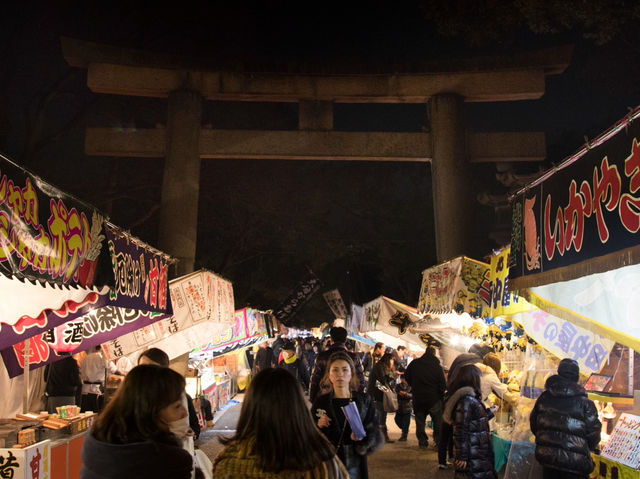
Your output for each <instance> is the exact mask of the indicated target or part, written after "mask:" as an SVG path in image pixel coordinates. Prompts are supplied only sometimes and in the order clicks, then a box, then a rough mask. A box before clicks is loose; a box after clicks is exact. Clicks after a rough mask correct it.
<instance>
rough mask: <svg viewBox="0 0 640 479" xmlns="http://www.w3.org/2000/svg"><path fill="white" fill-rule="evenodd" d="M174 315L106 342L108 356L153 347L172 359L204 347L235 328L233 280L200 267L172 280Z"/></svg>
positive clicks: (138, 351)
mask: <svg viewBox="0 0 640 479" xmlns="http://www.w3.org/2000/svg"><path fill="white" fill-rule="evenodd" d="M169 291H170V293H171V302H172V305H173V315H171V316H170V317H167V318H165V319H162V320H161V321H157V322H155V323H154V324H152V325H150V326H146V327H143V328H141V329H138V330H137V331H134V332H132V333H128V334H126V335H124V336H121V337H118V338H114V339H112V340H111V341H108V342H106V344H103V349H104V351H105V353H106V356H107V358H108V359H110V360H114V361H115V360H117V359H118V358H120V357H122V356H125V355H127V356H128V355H132V354H134V353H140V352H142V351H143V350H145V349H148V348H150V347H156V348H160V349H162V350H163V351H165V352H166V353H167V354H168V355H169V358H171V359H173V358H175V357H177V356H180V355H181V354H185V353H188V352H189V351H191V350H193V349H195V348H198V347H201V346H202V345H203V344H206V343H207V342H208V341H209V339H210V338H213V337H214V336H216V335H217V334H220V333H221V332H224V331H226V330H227V329H228V328H229V327H233V325H234V324H235V320H234V300H233V286H232V284H231V282H230V281H227V280H226V279H223V278H222V277H220V276H218V275H216V274H215V273H213V272H211V271H207V270H200V271H196V272H194V273H191V274H188V275H186V276H183V277H181V278H177V279H175V280H172V281H171V282H170V283H169Z"/></svg>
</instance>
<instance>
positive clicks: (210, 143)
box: [62, 38, 572, 275]
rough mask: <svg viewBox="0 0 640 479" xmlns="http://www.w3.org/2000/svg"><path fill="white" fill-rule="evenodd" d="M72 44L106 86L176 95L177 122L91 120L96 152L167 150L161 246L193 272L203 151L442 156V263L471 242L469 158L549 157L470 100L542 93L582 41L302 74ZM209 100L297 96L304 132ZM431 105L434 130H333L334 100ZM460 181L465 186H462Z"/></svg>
mask: <svg viewBox="0 0 640 479" xmlns="http://www.w3.org/2000/svg"><path fill="white" fill-rule="evenodd" d="M62 48H63V54H64V57H65V59H66V61H67V62H68V63H69V64H70V65H71V66H74V67H79V68H86V69H87V71H88V75H87V85H88V87H89V88H90V89H91V90H92V91H94V92H96V93H107V94H118V95H128V96H144V97H155V98H167V99H168V118H167V126H166V129H165V128H157V129H147V130H137V131H119V130H115V129H110V128H88V129H87V131H86V142H85V151H86V153H87V154H88V155H97V156H121V157H155V158H160V157H165V167H164V179H163V185H162V205H161V213H160V215H161V217H160V238H159V247H160V249H162V250H163V251H166V252H167V253H169V254H171V255H172V256H174V257H176V258H178V259H179V260H180V263H179V266H178V271H177V273H178V274H179V275H182V274H186V273H189V272H191V271H193V268H194V261H195V253H196V239H197V218H198V194H199V188H200V161H201V159H202V158H239V159H240V158H242V159H290V160H300V159H303V160H349V161H418V162H431V169H432V179H433V180H432V181H433V202H434V217H435V236H436V248H437V258H438V261H445V260H447V259H450V258H453V257H455V256H458V255H461V254H464V253H465V252H466V251H467V248H466V246H467V244H468V241H469V239H468V238H469V235H468V229H467V224H468V221H467V218H468V217H469V213H470V209H471V205H472V200H471V198H469V196H468V190H469V188H468V178H467V174H468V163H478V162H499V161H507V162H512V161H541V160H543V159H544V158H545V155H546V147H545V138H544V133H540V132H515V133H514V132H512V133H474V132H467V129H466V127H465V122H464V118H463V106H464V103H465V102H497V101H514V100H533V99H539V98H540V97H541V96H542V95H543V94H544V91H545V78H546V76H547V75H553V74H559V73H562V72H563V71H564V70H565V69H566V67H567V66H568V64H569V60H570V58H571V54H572V48H571V47H562V48H554V49H548V50H541V51H536V52H532V53H527V54H525V55H519V56H514V57H489V58H481V59H470V60H456V61H455V62H451V63H448V64H447V65H443V64H440V65H435V66H433V67H431V68H429V71H425V72H423V73H406V74H364V73H356V74H302V73H255V72H251V73H250V72H235V71H211V70H206V69H202V68H199V67H197V68H193V67H192V66H190V65H186V64H184V61H183V60H182V59H181V58H177V57H168V56H165V55H157V54H154V53H151V52H147V51H139V50H130V49H122V48H118V47H112V46H108V45H100V44H94V43H90V42H85V41H80V40H75V39H69V38H62ZM205 100H220V101H260V102H297V103H298V104H299V121H298V123H299V129H298V130H294V131H267V130H211V129H202V125H201V121H202V107H203V102H204V101H205ZM340 102H343V103H422V104H425V105H426V106H427V108H428V111H429V119H430V126H431V131H430V132H428V133H427V132H425V133H388V132H343V131H334V130H333V105H334V103H340ZM454 185H455V188H454Z"/></svg>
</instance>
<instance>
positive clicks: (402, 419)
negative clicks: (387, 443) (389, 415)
mask: <svg viewBox="0 0 640 479" xmlns="http://www.w3.org/2000/svg"><path fill="white" fill-rule="evenodd" d="M397 372H398V374H400V382H399V383H398V384H397V385H396V394H397V395H398V410H397V411H396V416H395V418H394V419H395V421H396V425H397V426H398V427H399V428H400V430H401V431H402V434H401V436H400V439H398V441H406V440H407V435H408V434H409V425H410V424H411V410H412V406H411V398H412V397H413V395H412V394H411V386H409V383H408V382H407V380H406V379H405V377H404V368H403V367H402V366H401V367H399V368H398V371H397Z"/></svg>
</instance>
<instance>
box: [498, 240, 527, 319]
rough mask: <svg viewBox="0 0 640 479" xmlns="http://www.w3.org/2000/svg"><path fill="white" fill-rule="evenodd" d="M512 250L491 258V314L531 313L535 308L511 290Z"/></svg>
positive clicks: (506, 250) (503, 250)
mask: <svg viewBox="0 0 640 479" xmlns="http://www.w3.org/2000/svg"><path fill="white" fill-rule="evenodd" d="M510 255H511V248H510V247H506V248H504V249H502V250H501V251H499V252H498V253H496V254H494V255H492V256H491V286H490V289H491V314H490V316H492V317H496V316H507V315H510V314H515V313H522V312H525V311H531V310H532V309H534V308H535V307H534V306H533V305H531V304H529V303H528V302H527V300H525V299H524V298H523V297H521V296H519V295H518V294H517V293H513V292H512V291H511V289H510V288H509V257H510Z"/></svg>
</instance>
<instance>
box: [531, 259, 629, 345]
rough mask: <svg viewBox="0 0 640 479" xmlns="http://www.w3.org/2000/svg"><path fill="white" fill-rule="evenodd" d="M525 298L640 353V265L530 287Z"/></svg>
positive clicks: (560, 316)
mask: <svg viewBox="0 0 640 479" xmlns="http://www.w3.org/2000/svg"><path fill="white" fill-rule="evenodd" d="M524 296H525V297H526V298H527V299H528V300H529V301H530V302H531V303H533V304H535V305H536V306H538V307H540V308H541V309H544V310H545V311H547V312H549V313H551V314H553V315H555V316H557V317H559V318H562V319H564V320H567V321H571V322H572V323H574V324H575V325H576V326H579V327H581V328H583V329H586V330H588V331H592V332H594V333H596V334H598V335H601V336H605V337H608V338H611V339H615V340H616V341H617V342H619V343H620V344H624V345H625V346H628V347H630V348H632V349H634V350H637V351H638V350H640V324H639V323H638V311H640V265H637V264H634V265H631V266H626V267H623V268H618V269H616V270H612V271H607V272H605V273H598V274H592V275H589V276H585V277H582V278H578V279H573V280H571V281H564V282H560V283H556V284H549V285H544V286H540V287H535V288H530V290H529V291H524Z"/></svg>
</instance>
